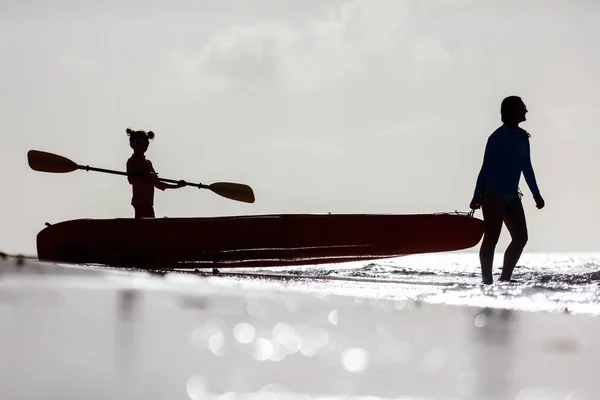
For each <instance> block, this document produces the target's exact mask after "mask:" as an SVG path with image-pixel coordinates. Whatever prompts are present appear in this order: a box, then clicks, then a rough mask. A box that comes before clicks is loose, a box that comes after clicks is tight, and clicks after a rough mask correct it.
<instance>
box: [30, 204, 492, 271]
mask: <svg viewBox="0 0 600 400" xmlns="http://www.w3.org/2000/svg"><path fill="white" fill-rule="evenodd" d="M46 225H47V226H46V228H44V229H43V230H41V231H40V232H39V233H38V235H37V252H38V258H39V259H40V260H42V261H54V262H66V263H77V264H104V265H109V266H117V267H136V268H169V269H170V268H178V269H195V268H227V267H268V266H290V265H302V264H305V265H311V264H323V263H338V262H348V261H360V260H373V259H381V258H391V257H399V256H405V255H411V254H421V253H434V252H445V251H455V250H462V249H466V248H469V247H473V246H475V245H476V244H477V243H478V242H479V241H480V240H481V238H482V236H483V221H482V220H480V219H478V218H475V217H473V216H472V215H464V214H460V213H439V214H273V215H249V216H225V217H193V218H143V219H133V218H115V219H77V220H70V221H63V222H59V223H56V224H48V223H47V224H46Z"/></svg>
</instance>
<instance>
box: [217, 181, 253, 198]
mask: <svg viewBox="0 0 600 400" xmlns="http://www.w3.org/2000/svg"><path fill="white" fill-rule="evenodd" d="M208 189H210V190H212V191H213V192H215V193H216V194H218V195H219V196H223V197H227V198H228V199H232V200H237V201H243V202H244V203H254V192H253V191H252V188H251V187H250V186H248V185H244V184H241V183H230V182H217V183H213V184H212V185H209V186H208Z"/></svg>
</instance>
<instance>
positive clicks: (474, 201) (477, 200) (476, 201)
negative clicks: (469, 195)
mask: <svg viewBox="0 0 600 400" xmlns="http://www.w3.org/2000/svg"><path fill="white" fill-rule="evenodd" d="M469 207H471V210H477V209H478V208H479V207H481V199H480V198H479V197H477V196H473V199H472V200H471V204H470V205H469Z"/></svg>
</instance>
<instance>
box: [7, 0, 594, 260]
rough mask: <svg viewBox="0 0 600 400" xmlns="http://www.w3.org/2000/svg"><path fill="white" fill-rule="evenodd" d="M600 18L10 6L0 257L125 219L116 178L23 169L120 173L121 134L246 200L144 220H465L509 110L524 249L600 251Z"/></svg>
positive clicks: (270, 4) (168, 197)
mask: <svg viewBox="0 0 600 400" xmlns="http://www.w3.org/2000/svg"><path fill="white" fill-rule="evenodd" d="M599 18H600V3H598V2H596V1H595V0H576V1H573V0H564V1H556V0H528V1H526V2H525V1H522V0H519V1H516V0H486V1H481V0H412V1H403V0H344V1H342V0H303V1H296V0H293V1H292V0H284V1H282V0H247V1H243V2H239V1H232V0H219V1H216V0H215V1H191V0H190V1H180V0H173V1H170V2H159V1H155V0H152V1H144V2H142V1H139V0H119V1H114V0H106V1H104V2H86V1H81V2H74V1H66V0H57V1H54V2H47V1H45V0H8V1H6V0H5V1H3V2H2V3H1V4H0V33H1V34H0V50H1V52H2V62H1V63H0V89H1V90H0V120H1V121H2V130H1V131H0V135H1V136H0V138H1V139H2V141H1V143H2V145H1V146H0V170H1V171H2V177H3V183H4V188H3V194H2V196H0V221H1V222H0V251H4V252H7V253H11V254H14V253H23V254H35V252H36V248H35V236H36V235H37V233H38V232H39V231H40V230H42V229H43V228H44V223H45V222H49V223H56V222H59V221H64V220H70V219H78V218H125V217H132V216H133V208H132V207H131V205H130V201H131V188H130V186H129V184H128V183H127V181H126V179H125V178H124V177H121V176H116V175H109V174H102V173H97V172H85V171H76V172H72V173H69V174H48V173H41V172H36V171H33V170H31V169H30V168H29V166H28V165H27V158H26V155H27V151H28V150H30V149H36V150H42V151H47V152H51V153H55V154H59V155H62V156H65V157H68V158H70V159H72V160H73V161H75V162H77V163H78V164H83V165H90V166H94V167H99V168H107V169H115V170H124V169H125V163H126V161H127V159H128V158H129V156H130V155H131V149H130V147H129V144H128V140H127V136H126V133H125V129H126V128H128V127H131V128H133V129H143V130H152V131H154V132H155V133H156V138H155V140H154V141H153V142H152V143H151V144H150V148H149V150H148V153H147V157H148V159H150V160H151V161H152V162H153V164H154V166H155V168H156V170H157V171H158V173H159V174H160V175H161V176H162V177H165V178H171V179H185V180H186V181H189V182H194V183H200V182H201V183H204V184H210V183H213V182H218V181H231V182H239V183H245V184H248V185H250V186H251V187H252V188H253V190H254V192H255V196H256V202H255V203H254V204H247V203H241V202H236V201H232V200H228V199H225V198H223V197H220V196H217V195H215V194H214V193H212V192H210V191H207V190H198V189H195V188H192V187H187V188H182V189H178V190H171V191H165V192H157V193H156V195H155V210H156V215H157V217H162V216H169V217H182V216H186V217H190V216H198V217H204V216H219V215H246V214H274V213H327V212H331V213H394V214H414V213H437V212H452V211H455V210H458V211H461V212H467V211H469V202H470V200H471V197H472V194H473V189H474V186H475V181H476V179H477V174H478V173H479V168H480V167H481V162H482V159H483V151H484V148H485V143H486V140H487V138H488V136H489V135H490V134H491V133H492V132H493V131H494V130H495V129H496V128H497V127H498V126H500V124H501V122H500V114H499V109H500V102H501V101H502V99H503V98H504V97H506V96H508V95H519V96H521V97H522V98H523V100H524V101H525V103H526V105H527V107H528V109H529V114H528V121H526V122H525V123H523V124H522V127H523V128H525V129H527V130H528V131H529V132H530V133H531V134H532V138H531V149H532V150H531V152H532V161H533V166H534V169H535V173H536V176H537V180H538V185H539V187H540V190H541V193H542V195H543V196H544V198H545V200H546V208H544V209H543V210H537V209H536V208H535V203H534V201H533V199H532V196H531V192H530V191H529V188H528V187H527V185H526V183H525V181H524V179H522V180H521V190H522V191H523V193H524V194H525V197H524V199H523V200H524V207H525V212H526V215H527V221H528V225H529V238H530V239H529V243H528V244H527V247H526V251H539V252H568V251H584V252H587V251H600V239H599V238H598V235H597V226H598V222H599V219H600V211H599V210H598V207H597V204H598V202H599V198H600V187H599V185H600V183H599V181H598V179H597V177H598V170H599V161H598V157H597V156H596V154H597V152H598V149H599V148H600V146H599V145H600V139H599V138H598V134H599V133H600V132H598V130H597V126H598V123H599V122H600V121H599V115H600V114H599V113H598V106H599V105H600V97H599V96H598V93H599V89H600V85H599V81H598V79H597V74H598V71H600V52H599V50H600V42H599V41H598V39H597V38H598V37H599V35H600V25H599V24H598V23H597V21H598V20H599ZM475 216H476V217H479V218H481V211H477V212H476V214H475ZM390 234H393V232H390ZM508 241H509V235H508V232H507V231H506V230H504V231H503V233H502V238H501V241H500V243H499V245H498V246H499V247H498V250H499V251H503V249H504V247H505V246H506V244H507V243H508ZM474 250H477V249H474Z"/></svg>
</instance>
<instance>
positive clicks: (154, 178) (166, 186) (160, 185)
mask: <svg viewBox="0 0 600 400" xmlns="http://www.w3.org/2000/svg"><path fill="white" fill-rule="evenodd" d="M148 165H149V166H150V171H151V174H152V182H153V183H154V187H155V188H157V189H159V190H163V191H164V190H165V189H179V188H182V187H184V186H186V183H185V181H179V183H177V184H169V183H165V182H161V181H160V180H159V179H158V174H157V173H156V171H155V170H154V167H153V166H152V163H151V162H150V161H148Z"/></svg>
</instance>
